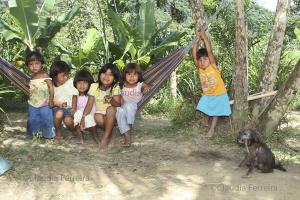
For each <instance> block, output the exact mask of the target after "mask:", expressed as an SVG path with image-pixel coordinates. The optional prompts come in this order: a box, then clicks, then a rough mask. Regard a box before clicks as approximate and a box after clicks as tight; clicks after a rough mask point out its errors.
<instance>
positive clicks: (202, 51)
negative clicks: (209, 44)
mask: <svg viewBox="0 0 300 200" xmlns="http://www.w3.org/2000/svg"><path fill="white" fill-rule="evenodd" d="M201 57H208V53H207V50H206V49H205V48H200V49H199V50H198V51H197V53H196V58H197V60H198V59H199V58H201Z"/></svg>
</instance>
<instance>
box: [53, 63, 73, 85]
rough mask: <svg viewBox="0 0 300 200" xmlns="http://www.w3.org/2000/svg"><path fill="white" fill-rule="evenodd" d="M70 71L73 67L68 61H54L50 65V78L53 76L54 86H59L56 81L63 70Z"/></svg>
mask: <svg viewBox="0 0 300 200" xmlns="http://www.w3.org/2000/svg"><path fill="white" fill-rule="evenodd" d="M70 71H71V68H70V66H69V65H68V64H67V63H66V62H64V61H61V60H58V61H55V62H53V63H52V65H51V67H50V73H49V76H50V78H52V82H53V84H54V86H57V85H56V83H55V82H56V81H55V79H56V76H57V74H59V73H62V72H65V73H70Z"/></svg>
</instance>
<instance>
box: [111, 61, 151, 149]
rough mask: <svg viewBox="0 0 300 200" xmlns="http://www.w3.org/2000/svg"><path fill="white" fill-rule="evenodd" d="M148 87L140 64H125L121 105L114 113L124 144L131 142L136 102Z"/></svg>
mask: <svg viewBox="0 0 300 200" xmlns="http://www.w3.org/2000/svg"><path fill="white" fill-rule="evenodd" d="M149 89H150V87H149V86H148V85H147V84H146V83H143V77H142V71H141V68H140V66H139V65H138V64H135V63H129V64H127V65H126V66H125V69H124V71H123V88H122V91H121V95H122V101H121V103H122V106H121V107H119V108H118V110H117V115H116V118H117V122H118V127H119V129H120V132H121V134H122V135H123V136H124V145H125V146H130V144H131V136H130V132H131V130H132V125H133V123H134V119H135V114H136V112H137V103H138V102H139V101H140V100H141V99H142V97H143V95H144V94H145V93H146V92H148V91H149Z"/></svg>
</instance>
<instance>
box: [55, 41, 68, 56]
mask: <svg viewBox="0 0 300 200" xmlns="http://www.w3.org/2000/svg"><path fill="white" fill-rule="evenodd" d="M51 44H52V45H53V46H55V47H56V48H58V50H59V51H60V52H61V53H67V54H71V52H70V51H69V50H67V49H66V48H65V47H64V46H63V45H62V44H60V43H59V42H58V41H56V40H55V39H53V40H51Z"/></svg>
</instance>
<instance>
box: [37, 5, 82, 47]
mask: <svg viewBox="0 0 300 200" xmlns="http://www.w3.org/2000/svg"><path fill="white" fill-rule="evenodd" d="M78 12H79V6H75V7H74V8H72V9H71V10H70V11H69V12H68V13H67V14H65V15H62V16H60V17H59V19H58V20H56V21H51V22H50V24H49V25H48V26H47V27H45V28H42V27H41V29H40V30H39V31H40V35H39V37H38V38H37V41H36V44H37V46H40V47H44V48H45V47H47V46H48V45H49V43H50V41H51V40H52V39H53V38H54V37H55V35H56V34H57V33H58V32H59V31H60V29H61V28H62V27H64V26H65V25H66V24H68V23H69V22H70V21H71V20H72V19H73V18H74V17H75V16H76V14H78Z"/></svg>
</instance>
